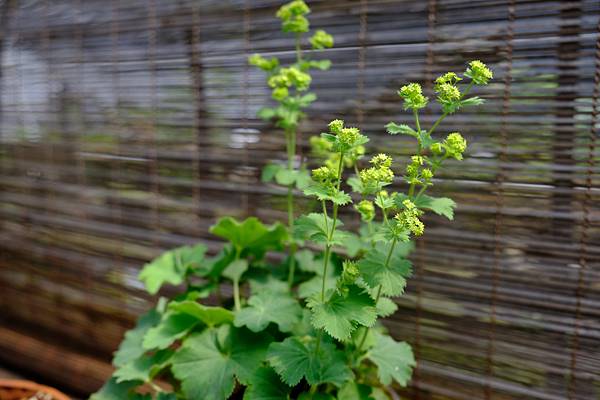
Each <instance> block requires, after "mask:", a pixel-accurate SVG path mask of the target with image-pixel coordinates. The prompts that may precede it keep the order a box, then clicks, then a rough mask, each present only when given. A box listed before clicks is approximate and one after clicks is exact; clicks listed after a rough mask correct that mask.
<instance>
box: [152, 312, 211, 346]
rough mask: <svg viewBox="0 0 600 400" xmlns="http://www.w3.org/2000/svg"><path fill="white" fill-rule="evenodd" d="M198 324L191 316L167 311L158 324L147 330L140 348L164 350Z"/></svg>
mask: <svg viewBox="0 0 600 400" xmlns="http://www.w3.org/2000/svg"><path fill="white" fill-rule="evenodd" d="M198 322H199V321H198V319H197V318H195V317H193V316H191V315H188V314H183V313H179V312H174V311H167V312H166V313H165V314H164V315H163V318H162V320H161V321H160V324H158V325H157V326H155V327H153V328H151V329H149V330H148V332H147V333H146V335H145V336H144V340H143V342H142V346H143V347H144V349H146V350H152V349H166V348H167V347H169V346H170V345H172V344H173V342H175V341H176V340H178V339H181V338H182V337H184V336H185V335H186V334H187V333H188V332H189V331H190V330H191V329H192V328H193V327H195V326H196V325H198Z"/></svg>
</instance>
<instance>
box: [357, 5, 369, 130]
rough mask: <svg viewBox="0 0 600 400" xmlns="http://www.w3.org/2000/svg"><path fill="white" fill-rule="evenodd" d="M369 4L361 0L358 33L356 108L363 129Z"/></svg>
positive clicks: (359, 124)
mask: <svg viewBox="0 0 600 400" xmlns="http://www.w3.org/2000/svg"><path fill="white" fill-rule="evenodd" d="M368 12H369V3H368V0H360V29H359V31H358V79H357V80H356V91H357V98H358V104H357V107H356V123H357V125H358V126H359V127H360V128H361V129H363V128H364V127H363V122H364V115H365V112H364V106H365V69H366V53H367V47H366V46H367V30H368V28H369V25H368V24H369V21H368Z"/></svg>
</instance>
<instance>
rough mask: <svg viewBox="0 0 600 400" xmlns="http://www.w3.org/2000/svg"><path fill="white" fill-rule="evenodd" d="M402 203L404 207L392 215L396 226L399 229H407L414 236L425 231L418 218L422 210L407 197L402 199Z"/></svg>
mask: <svg viewBox="0 0 600 400" xmlns="http://www.w3.org/2000/svg"><path fill="white" fill-rule="evenodd" d="M402 205H403V206H404V209H403V210H402V211H400V212H399V213H398V214H396V216H395V217H394V219H395V220H396V225H397V227H398V228H399V229H401V230H405V231H406V230H408V231H410V232H411V233H412V234H413V235H415V236H421V235H422V234H423V232H424V231H425V225H424V224H423V222H422V221H421V220H420V219H419V216H421V215H422V214H423V211H421V210H419V209H418V208H417V206H416V205H415V203H413V202H412V201H410V200H408V199H406V200H404V201H403V202H402Z"/></svg>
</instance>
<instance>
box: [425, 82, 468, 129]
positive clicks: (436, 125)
mask: <svg viewBox="0 0 600 400" xmlns="http://www.w3.org/2000/svg"><path fill="white" fill-rule="evenodd" d="M472 87H473V81H471V82H470V83H469V84H468V85H467V87H466V89H465V91H464V92H463V94H462V96H460V99H461V100H462V99H464V98H465V96H466V95H467V94H468V93H469V91H470V90H471V88H472ZM447 116H448V113H447V112H445V113H443V114H442V115H440V117H439V118H438V119H437V120H436V121H435V123H434V124H433V126H432V127H431V129H430V130H429V136H431V135H433V131H435V128H437V127H438V125H439V124H440V122H442V121H443V120H444V118H446V117H447Z"/></svg>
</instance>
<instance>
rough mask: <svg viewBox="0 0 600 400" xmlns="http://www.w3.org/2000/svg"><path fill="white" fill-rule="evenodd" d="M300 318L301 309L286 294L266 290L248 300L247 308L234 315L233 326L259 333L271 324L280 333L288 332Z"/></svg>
mask: <svg viewBox="0 0 600 400" xmlns="http://www.w3.org/2000/svg"><path fill="white" fill-rule="evenodd" d="M301 316H302V308H301V307H300V305H299V304H298V302H297V301H296V300H295V299H294V298H293V297H291V296H290V295H289V294H288V293H285V294H284V293H281V292H274V291H268V290H267V291H263V292H260V293H258V294H255V295H253V296H252V297H250V299H248V307H244V308H243V309H241V310H240V311H238V312H237V313H236V315H235V322H234V324H235V326H237V327H241V326H246V327H248V329H250V330H251V331H253V332H260V331H262V330H264V329H265V328H266V327H267V326H268V325H269V323H271V322H273V323H275V324H277V325H278V326H279V330H280V331H281V332H289V331H291V330H292V328H293V327H294V325H295V324H297V323H298V322H300V317H301Z"/></svg>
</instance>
